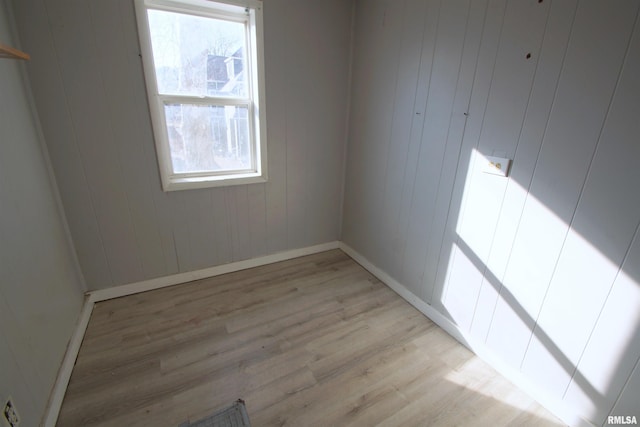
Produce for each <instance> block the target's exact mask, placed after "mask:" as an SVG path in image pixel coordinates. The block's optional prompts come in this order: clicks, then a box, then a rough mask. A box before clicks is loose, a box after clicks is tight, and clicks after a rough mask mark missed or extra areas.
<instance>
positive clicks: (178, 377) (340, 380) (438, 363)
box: [58, 250, 562, 427]
mask: <svg viewBox="0 0 640 427" xmlns="http://www.w3.org/2000/svg"><path fill="white" fill-rule="evenodd" d="M237 398H242V399H244V400H245V401H246V405H247V410H248V412H249V417H250V418H251V423H252V425H253V426H254V427H260V426H344V425H354V426H371V425H381V426H431V425H433V426H453V425H459V426H466V425H468V426H485V425H486V426H502V425H513V426H523V425H530V426H546V425H548V426H556V425H562V423H561V422H560V421H559V420H557V419H556V418H555V417H553V415H551V414H550V413H549V412H547V411H546V410H545V409H543V408H542V407H540V406H539V405H538V404H537V403H536V402H534V401H533V400H531V399H530V398H529V397H527V396H526V395H525V394H524V393H522V392H521V391H519V390H518V389H516V388H515V387H514V386H513V385H511V384H510V383H509V382H508V381H506V380H505V379H503V378H502V377H500V376H499V375H498V374H497V373H496V372H495V371H494V370H493V369H491V368H490V367H489V366H487V365H486V364H485V363H483V362H482V361H480V360H479V359H478V358H477V357H475V356H474V355H473V354H472V353H471V352H469V351H468V350H467V349H466V348H465V347H463V346H462V345H460V344H459V343H458V342H456V341H455V340H454V339H453V338H451V337H450V336H449V335H447V334H446V333H445V332H444V331H442V330H441V329H440V328H439V327H437V326H436V325H435V324H433V323H432V322H431V321H430V320H428V319H427V318H425V317H424V316H423V315H422V314H421V313H419V312H418V311H417V310H415V309H414V308H413V307H411V306H410V305H409V304H408V303H406V302H405V301H404V300H402V299H401V298H400V297H399V296H397V295H396V294H395V293H394V292H393V291H391V290H390V289H389V288H387V287H386V286H385V285H384V284H382V283H381V282H380V281H378V280H377V279H376V278H375V277H374V276H372V275H371V274H369V273H368V272H367V271H366V270H364V269H363V268H362V267H361V266H359V265H358V264H357V263H355V262H354V261H353V260H352V259H351V258H349V257H348V256H347V255H345V254H344V253H343V252H341V251H339V250H334V251H329V252H324V253H321V254H316V255H311V256H307V257H302V258H297V259H294V260H290V261H285V262H280V263H277V264H271V265H267V266H263V267H258V268H254V269H251V270H245V271H241V272H237V273H231V274H227V275H224V276H218V277H214V278H210V279H205V280H199V281H196V282H191V283H187V284H182V285H177V286H172V287H169V288H164V289H160V290H156V291H150V292H145V293H141V294H137V295H132V296H128V297H123V298H118V299H114V300H110V301H105V302H101V303H98V304H96V307H95V309H94V312H93V315H92V317H91V321H90V323H89V327H88V329H87V333H86V336H85V339H84V341H83V343H82V348H81V350H80V354H79V356H78V360H77V362H76V366H75V368H74V371H73V375H72V377H71V381H70V384H69V387H68V390H67V393H66V395H65V399H64V402H63V406H62V410H61V413H60V418H59V420H58V426H154V427H155V426H172V427H175V426H178V425H179V424H180V423H182V422H184V421H186V420H187V419H190V420H192V421H193V420H197V419H199V418H202V417H204V416H205V415H208V414H210V413H212V412H214V411H215V410H217V409H219V408H222V407H225V406H227V405H229V404H231V403H232V402H233V401H234V400H236V399H237Z"/></svg>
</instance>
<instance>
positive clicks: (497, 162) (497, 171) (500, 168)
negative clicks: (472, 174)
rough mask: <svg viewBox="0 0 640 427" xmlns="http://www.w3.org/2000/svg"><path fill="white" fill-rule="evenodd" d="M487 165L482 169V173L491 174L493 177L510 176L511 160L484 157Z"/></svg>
mask: <svg viewBox="0 0 640 427" xmlns="http://www.w3.org/2000/svg"><path fill="white" fill-rule="evenodd" d="M484 158H485V159H486V163H485V164H484V167H483V168H482V172H484V173H491V174H493V175H500V176H509V167H510V166H511V159H507V158H504V157H494V156H484Z"/></svg>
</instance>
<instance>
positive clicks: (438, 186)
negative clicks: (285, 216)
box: [343, 0, 640, 425]
mask: <svg viewBox="0 0 640 427" xmlns="http://www.w3.org/2000/svg"><path fill="white" fill-rule="evenodd" d="M639 7H640V3H638V2H637V1H618V2H601V1H597V0H593V1H580V2H577V1H569V0H567V1H562V2H551V1H543V2H538V1H519V2H515V1H503V0H502V1H500V0H491V1H475V0H473V1H469V0H454V1H444V2H440V1H436V0H404V1H394V2H392V1H385V0H376V1H359V2H357V5H356V28H355V34H356V36H355V37H356V39H355V49H354V51H355V59H354V75H353V91H352V110H351V123H350V133H351V134H350V141H349V147H348V158H347V177H346V196H345V211H344V223H343V240H344V241H345V242H346V243H347V244H348V245H350V246H351V247H352V248H354V249H355V250H356V251H358V252H359V253H360V254H362V255H364V256H365V257H366V258H367V259H368V260H369V261H370V262H371V263H373V264H374V265H376V266H377V267H379V268H380V269H382V270H383V271H385V272H386V273H388V274H389V275H390V276H392V277H393V278H394V279H395V280H397V281H398V282H400V283H401V284H402V285H404V286H405V287H406V288H407V289H409V290H410V291H411V292H413V294H415V295H416V296H418V297H419V298H420V299H421V300H422V301H424V302H426V303H428V304H430V305H431V306H432V307H433V308H435V309H436V310H438V311H439V312H440V313H441V314H443V315H444V316H446V317H447V318H448V319H449V320H451V322H453V323H454V324H455V325H456V327H457V328H458V329H459V330H460V331H461V332H462V333H463V334H464V335H465V336H466V337H468V338H469V339H470V340H473V341H474V342H476V343H480V345H481V346H482V347H483V348H485V349H486V350H487V351H488V352H490V353H491V354H493V355H495V357H496V358H497V359H498V360H500V361H501V363H503V364H504V365H505V366H508V367H510V368H511V369H514V370H515V371H517V372H519V373H520V374H521V375H522V377H523V378H525V379H527V380H528V381H529V382H530V383H532V384H533V385H534V386H535V387H539V388H540V389H541V390H543V391H544V394H545V395H546V396H548V397H549V399H551V400H552V401H554V402H560V403H561V404H564V405H566V406H567V407H569V408H571V409H572V410H573V411H575V413H577V414H578V415H580V416H581V417H583V418H585V419H587V420H589V421H590V422H592V423H594V424H597V425H600V424H602V423H603V422H604V420H605V416H606V415H607V414H609V413H610V411H611V410H612V408H613V407H614V405H615V404H616V401H617V400H618V399H619V398H620V399H619V402H618V407H617V408H616V409H615V411H614V414H615V415H634V411H635V415H636V416H640V413H638V411H640V409H639V408H640V401H639V400H638V396H637V394H634V393H635V390H638V388H639V387H640V384H639V380H640V375H638V373H637V371H638V368H636V374H635V375H634V376H631V373H632V371H633V369H634V366H635V365H636V364H637V363H638V360H639V357H640V334H639V333H638V329H639V326H640V314H639V313H640V270H639V269H638V266H639V265H640V237H639V236H638V226H639V224H640V199H639V198H638V183H640V168H638V161H639V160H640V144H639V143H638V141H639V139H638V138H639V135H640V120H638V118H639V117H640V82H639V80H638V75H640V22H639V18H638V8H639ZM527 54H530V55H531V56H530V58H527ZM478 154H484V155H499V156H504V157H508V158H511V159H513V160H514V162H513V166H512V170H511V175H510V177H509V178H502V177H498V176H495V175H489V174H485V173H482V164H483V163H482V162H481V161H478V159H479V158H480V157H479V155H478ZM627 381H628V384H626V388H624V390H625V391H624V392H622V390H623V387H625V383H626V382H627ZM621 392H622V394H621Z"/></svg>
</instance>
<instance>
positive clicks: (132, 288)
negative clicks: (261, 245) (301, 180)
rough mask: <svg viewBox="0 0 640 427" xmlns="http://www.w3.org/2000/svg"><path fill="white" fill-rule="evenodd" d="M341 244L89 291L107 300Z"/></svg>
mask: <svg viewBox="0 0 640 427" xmlns="http://www.w3.org/2000/svg"><path fill="white" fill-rule="evenodd" d="M339 247H340V244H339V243H338V242H337V241H334V242H329V243H323V244H320V245H315V246H308V247H306V248H300V249H292V250H290V251H285V252H278V253H275V254H272V255H265V256H261V257H259V258H252V259H247V260H244V261H237V262H232V263H229V264H223V265H217V266H215V267H209V268H204V269H202V270H196V271H188V272H186V273H178V274H173V275H171V276H164V277H158V278H155V279H149V280H144V281H142V282H136V283H129V284H127V285H121V286H114V287H113V288H107V289H100V290H97V291H92V292H89V295H90V296H91V298H93V301H95V302H99V301H105V300H108V299H112V298H119V297H123V296H127V295H133V294H137V293H140V292H146V291H151V290H154V289H160V288H164V287H167V286H173V285H178V284H180V283H186V282H191V281H193V280H200V279H206V278H208V277H214V276H219V275H221V274H227V273H233V272H234V271H240V270H246V269H248V268H253V267H259V266H261V265H266V264H272V263H274V262H280V261H286V260H288V259H293V258H298V257H301V256H305V255H311V254H315V253H318V252H324V251H328V250H331V249H338V248H339Z"/></svg>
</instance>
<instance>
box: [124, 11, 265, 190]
mask: <svg viewBox="0 0 640 427" xmlns="http://www.w3.org/2000/svg"><path fill="white" fill-rule="evenodd" d="M136 11H137V17H138V30H139V35H140V46H141V49H142V59H143V65H144V73H145V80H146V83H147V93H148V97H149V108H150V111H151V120H152V123H153V132H154V136H155V141H156V151H157V154H158V163H159V167H160V175H161V177H162V185H163V188H164V190H165V191H172V190H183V189H189V188H202V187H213V186H220V185H235V184H247V183H252V182H264V181H266V132H265V117H264V95H263V94H264V84H263V75H264V73H263V61H262V2H261V1H256V0H221V1H217V2H214V1H208V0H136Z"/></svg>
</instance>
